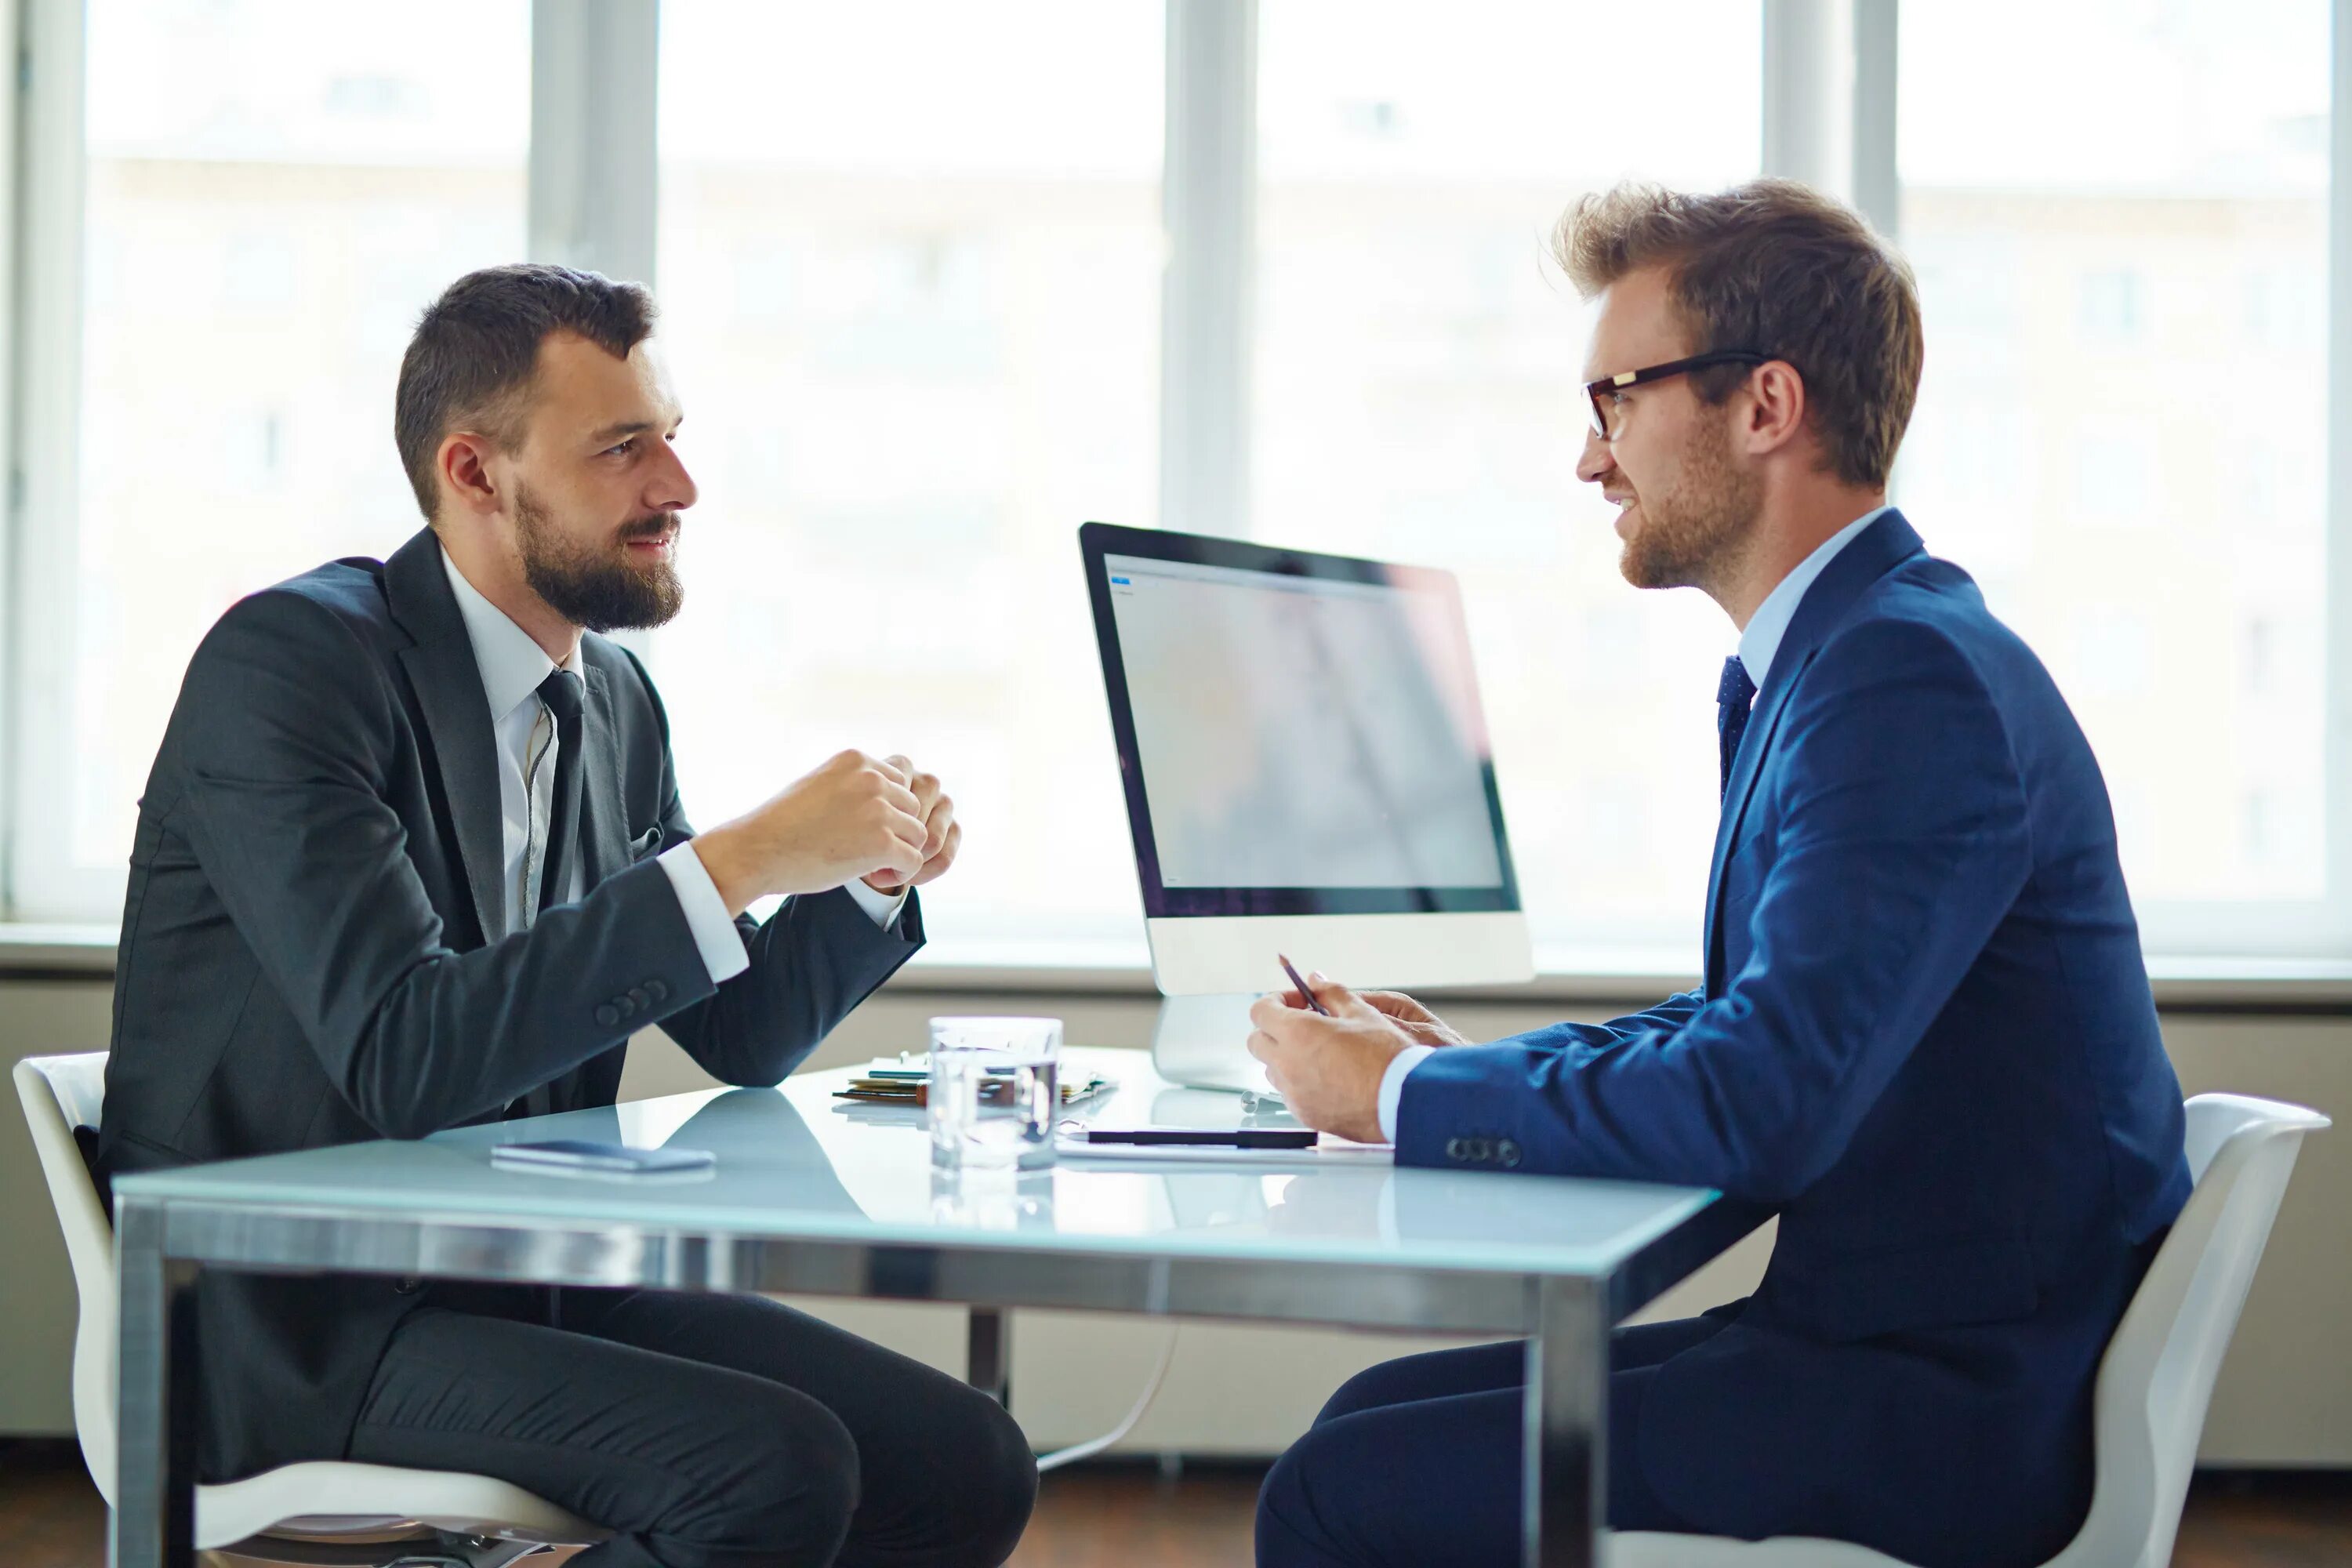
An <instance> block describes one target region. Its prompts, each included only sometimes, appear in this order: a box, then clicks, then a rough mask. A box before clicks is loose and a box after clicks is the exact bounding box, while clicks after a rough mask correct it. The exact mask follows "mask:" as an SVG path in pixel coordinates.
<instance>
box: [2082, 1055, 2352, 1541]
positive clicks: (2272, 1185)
mask: <svg viewBox="0 0 2352 1568" xmlns="http://www.w3.org/2000/svg"><path fill="white" fill-rule="evenodd" d="M2188 1115H2189V1137H2188V1145H2189V1174H2190V1176H2191V1177H2192V1178H2193V1179H2194V1180H2195V1182H2196V1188H2195V1190H2194V1191H2193V1192H2191V1193H2190V1194H2189V1202H2188V1204H2187V1205H2186V1206H2184V1207H2183V1208H2182V1209H2181V1211H2180V1217H2179V1219H2178V1220H2176V1221H2174V1222H2173V1226H2172V1234H2171V1235H2169V1236H2168V1237H2166V1238H2165V1241H2164V1246H2163V1247H2161V1248H2159V1249H2158V1252H2157V1255H2156V1261H2155V1262H2154V1263H2152V1264H2150V1265H2149V1266H2148V1270H2147V1278H2146V1279H2143V1280H2142V1281H2141V1282H2140V1287H2139V1290H2138V1293H2137V1294H2136V1295H2135V1296H2133V1298H2132V1303H2131V1306H2130V1307H2129V1309H2127V1310H2126V1311H2125V1313H2124V1318H2123V1321H2122V1322H2121V1323H2120V1324H2119V1325H2117V1327H2116V1335H2115V1338H2114V1339H2113V1340H2112V1341H2110V1342H2108V1345H2107V1353H2106V1357H2105V1360H2104V1361H2103V1362H2101V1363H2100V1365H2099V1383H2098V1393H2097V1395H2096V1404H2095V1408H2096V1417H2095V1420H2096V1428H2097V1431H2096V1437H2095V1442H2096V1447H2097V1454H2098V1461H2097V1462H2098V1489H2097V1491H2096V1494H2095V1497H2094V1498H2093V1500H2092V1503H2091V1512H2090V1516H2089V1517H2088V1518H2087V1519H2086V1520H2084V1523H2083V1528H2082V1530H2081V1531H2080V1532H2079V1533H2078V1534H2076V1536H2075V1537H2074V1542H2073V1543H2072V1544H2071V1545H2069V1546H2068V1547H2067V1548H2066V1550H2065V1551H2064V1552H2061V1553H2060V1554H2059V1555H2058V1556H2057V1557H2055V1558H2053V1560H2052V1561H2051V1563H2050V1564H2049V1568H2093V1565H2096V1568H2166V1565H2167V1564H2168V1563H2170V1562H2171V1560H2172V1541H2173V1536H2174V1534H2175V1533H2176V1532H2177V1531H2179V1528H2180V1509H2181V1505H2182V1503H2183V1502H2184V1501H2185V1500H2187V1498H2188V1494H2189V1472H2190V1471H2191V1469H2193V1468H2195V1466H2196V1463H2197V1440H2198V1438H2199V1437H2200V1436H2201V1435H2202V1434H2203V1431H2204V1427H2205V1407H2206V1405H2207V1404H2208V1402H2209V1401H2210V1399H2211V1398H2212V1395H2213V1379H2214V1375H2215V1374H2216V1373H2219V1372H2220V1371H2221V1356H2222V1352H2225V1351H2227V1350H2228V1349H2229V1346H2230V1336H2231V1334H2232V1333H2233V1332H2235V1331H2236V1330H2237V1326H2238V1312H2239V1310H2240V1309H2241V1308H2242V1307H2243V1306H2244V1305H2245V1302H2246V1289H2247V1287H2249V1286H2250V1285H2252V1283H2253V1279H2254V1268H2255V1265H2257V1264H2258V1263H2260V1262H2261V1261H2262V1256H2263V1244H2264V1243H2265V1242H2267V1241H2268V1240H2269V1239H2270V1234H2271V1222H2272V1221H2273V1219H2275V1218H2276V1217H2277V1215H2278V1207H2279V1200H2280V1199H2281V1198H2283V1197H2284V1196H2285V1195H2286V1184H2287V1178H2288V1177H2289V1176H2291V1175H2292V1174H2294V1157H2295V1155H2296V1153H2297V1152H2299V1151H2300V1150H2301V1149H2302V1147H2303V1139H2304V1135H2305V1133H2307V1132H2314V1131H2318V1130H2319V1129H2321V1128H2324V1127H2326V1126H2328V1125H2329V1122H2328V1120H2327V1118H2326V1117H2325V1116H2322V1115H2320V1114H2319V1113H2318V1112H2317V1111H2315V1110H2307V1109H2305V1107H2303V1106H2300V1105H2285V1104H2282V1103H2280V1102H2279V1101H2277V1100H2253V1099H2249V1098H2248V1097H2246V1096H2244V1095H2236V1094H2200V1095H2199V1096H2197V1097H2196V1098H2195V1099H2194V1100H2190V1101H2189V1105H2188Z"/></svg>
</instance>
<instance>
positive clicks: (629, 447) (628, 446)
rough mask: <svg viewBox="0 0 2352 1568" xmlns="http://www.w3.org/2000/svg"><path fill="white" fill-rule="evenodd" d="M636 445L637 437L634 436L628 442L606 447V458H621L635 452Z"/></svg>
mask: <svg viewBox="0 0 2352 1568" xmlns="http://www.w3.org/2000/svg"><path fill="white" fill-rule="evenodd" d="M636 445H637V438H636V437H635V436H632V437H629V438H628V439H627V440H625V441H623V442H620V443H619V444H618V445H615V446H611V447H605V448H604V456H606V457H608V458H617V457H621V456H623V455H625V454H626V453H629V452H632V451H635V449H636Z"/></svg>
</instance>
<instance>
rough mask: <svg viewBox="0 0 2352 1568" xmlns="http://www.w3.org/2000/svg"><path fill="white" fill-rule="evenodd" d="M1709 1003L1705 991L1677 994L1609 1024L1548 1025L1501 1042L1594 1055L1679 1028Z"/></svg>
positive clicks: (1532, 1049)
mask: <svg viewBox="0 0 2352 1568" xmlns="http://www.w3.org/2000/svg"><path fill="white" fill-rule="evenodd" d="M1705 1003H1706V993H1705V992H1703V991H1696V990H1693V991H1677V992H1675V994H1673V995H1671V996H1669V997H1667V998H1666V999H1665V1000H1664V1001H1663V1002H1661V1003H1659V1004H1658V1005H1655V1006H1654V1007H1645V1008H1643V1010H1642V1011H1641V1012H1639V1013H1628V1014H1626V1015H1625V1016H1622V1017H1618V1018H1612V1019H1610V1020H1609V1021H1608V1022H1607V1023H1605V1024H1575V1023H1567V1022H1562V1023H1558V1024H1546V1025H1545V1026H1543V1027H1542V1028H1540V1029H1529V1030H1528V1032H1527V1033H1525V1034H1523V1035H1514V1036H1512V1037H1511V1038H1510V1040H1509V1041H1507V1042H1497V1043H1498V1044H1517V1045H1521V1046H1524V1047H1527V1048H1528V1049H1529V1050H1531V1051H1572V1052H1581V1053H1584V1054H1586V1055H1591V1053H1592V1052H1594V1051H1605V1050H1608V1049H1610V1048H1611V1047H1615V1046H1622V1045H1623V1044H1624V1043H1625V1042H1626V1041H1627V1040H1630V1039H1633V1038H1635V1037H1639V1036H1643V1035H1648V1034H1652V1033H1654V1032H1655V1031H1657V1030H1660V1029H1679V1028H1681V1027H1682V1026H1684V1025H1685V1024H1687V1023H1689V1022H1690V1019H1691V1015H1692V1014H1694V1013H1696V1012H1697V1011H1698V1010H1699V1008H1700V1007H1701V1006H1702V1005H1704V1004H1705Z"/></svg>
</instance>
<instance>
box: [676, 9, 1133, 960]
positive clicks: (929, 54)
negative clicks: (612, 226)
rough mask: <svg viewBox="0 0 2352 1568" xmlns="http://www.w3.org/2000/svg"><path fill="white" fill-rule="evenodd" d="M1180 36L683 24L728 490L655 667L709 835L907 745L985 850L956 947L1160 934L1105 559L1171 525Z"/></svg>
mask: <svg viewBox="0 0 2352 1568" xmlns="http://www.w3.org/2000/svg"><path fill="white" fill-rule="evenodd" d="M1164 30H1165V23H1164V21H1163V18H1162V16H1161V12H1160V5H1158V4H1156V3H1150V4H1145V3H1128V4H1120V5H1100V4H1097V3H1096V0H1018V3H1008V4H1002V5H986V6H974V5H963V4H958V3H955V0H928V3H923V4H904V3H902V4H893V5H877V6H845V5H837V4H831V3H827V0H796V3H793V4H782V5H778V4H767V3H764V0H762V3H760V4H746V3H740V0H668V3H667V5H664V7H663V13H662V56H661V70H662V79H661V221H660V229H659V251H658V257H659V260H658V266H659V269H660V275H661V279H660V293H661V296H662V300H663V310H664V315H663V337H664V340H665V342H666V343H667V352H668V354H669V360H670V363H671V365H672V367H673V371H674V374H675V376H676V378H677V384H678V389H679V393H680V396H681V399H682V401H683V402H684V404H685V406H686V408H687V410H688V415H687V423H686V426H684V428H683V429H682V431H681V432H680V435H679V440H678V450H679V453H680V455H681V456H682V457H683V458H685V460H686V462H687V464H688V468H689V469H690V470H691V471H692V472H693V473H694V474H695V475H696V477H697V479H698V481H699V483H700V485H701V490H702V497H701V500H700V502H699V503H698V506H697V507H696V508H695V510H693V512H692V513H691V514H689V516H688V521H687V523H686V532H685V535H684V541H683V544H682V547H681V552H680V568H681V571H682V572H683V573H684V574H685V575H686V579H687V592H688V598H687V605H686V609H685V611H684V612H683V614H681V615H680V616H679V617H678V619H677V621H676V622H674V623H673V624H672V625H671V626H668V627H666V628H664V629H663V630H662V631H660V632H659V633H657V634H656V636H655V637H654V638H653V665H654V669H655V672H656V676H657V677H658V678H659V679H660V680H661V682H662V687H663V692H664V696H665V700H666V701H667V704H668V706H669V710H670V715H671V719H672V722H673V725H674V728H675V734H676V746H677V755H678V759H679V769H680V773H681V775H682V778H683V780H684V783H685V785H686V788H687V792H688V793H687V797H686V798H687V805H688V809H689V810H690V811H691V812H692V813H694V815H695V816H697V817H698V819H700V820H702V821H706V822H709V821H716V820H719V818H721V817H723V816H728V815H730V814H732V813H734V812H737V811H740V810H742V809H744V808H746V807H749V806H751V805H755V804H757V803H758V802H759V801H761V800H762V799H764V798H765V797H766V796H767V795H771V794H772V793H773V792H774V791H775V790H777V789H778V788H780V787H782V785H783V784H786V783H787V782H789V781H790V780H791V779H792V778H793V777H795V776H797V775H798V774H799V773H803V772H804V771H805V770H807V769H808V768H810V767H812V766H814V764H815V763H818V762H821V761H822V760H823V759H824V757H825V756H826V755H828V754H829V753H830V752H834V751H835V750H838V749H839V748H841V747H843V746H845V745H856V746H859V747H862V748H865V749H867V750H873V751H886V750H904V751H905V752H908V754H910V755H912V756H914V757H915V758H916V759H917V760H918V761H919V762H921V763H924V764H925V765H926V766H929V767H931V768H933V769H935V770H936V771H937V772H939V773H940V774H941V776H942V777H943V778H945V779H946V780H947V781H948V783H949V785H950V789H951V790H952V791H953V793H954V794H955V796H956V800H957V806H958V812H959V815H960V816H961V817H962V819H963V820H964V821H965V823H966V824H967V829H966V834H967V837H966V848H965V851H964V858H963V859H962V861H961V863H960V865H959V867H958V868H957V870H956V873H955V875H954V876H953V877H951V878H950V879H947V880H946V881H943V882H941V883H940V884H939V886H938V887H937V889H934V890H933V891H931V892H929V893H927V895H926V897H927V899H929V901H930V908H931V910H932V916H931V921H930V924H931V927H932V929H933V930H934V931H937V932H939V933H940V934H941V935H942V936H950V935H952V936H955V937H960V938H961V939H963V940H964V941H966V942H969V941H971V940H972V939H974V938H976V937H983V936H1002V935H1007V934H1012V935H1047V934H1055V935H1062V936H1068V935H1073V934H1080V933H1086V934H1100V933H1101V932H1102V931H1104V930H1105V929H1107V928H1111V927H1114V926H1118V928H1119V929H1121V930H1125V931H1131V930H1132V929H1133V921H1134V918H1135V915H1136V911H1137V910H1138V909H1139V902H1138V896H1137V893H1136V888H1135V874H1134V867H1133V864H1132V860H1131V858H1130V856H1129V852H1128V848H1127V832H1126V817H1125V815H1124V812H1123V809H1122V807H1121V805H1120V795H1119V787H1118V763H1117V762H1116V760H1115V759H1114V757H1113V756H1112V752H1111V745H1110V726H1109V722H1108V718H1107V717H1106V710H1105V704H1104V700H1103V694H1102V682H1101V679H1100V677H1099V675H1098V674H1097V671H1096V668H1095V655H1094V651H1093V650H1094V642H1093V634H1092V631H1091V629H1090V623H1089V621H1088V619H1087V606H1086V596H1085V595H1084V593H1083V591H1082V579H1081V576H1080V574H1079V570H1078V552H1077V541H1076V534H1077V527H1078V524H1079V523H1080V522H1082V521H1087V519H1090V518H1101V519H1106V520H1109V521H1120V522H1128V523H1134V524H1140V525H1146V526H1148V525H1150V523H1151V522H1152V521H1154V516H1155V510H1156V508H1155V497H1156V494H1157V489H1158V457H1159V406H1160V405H1159V331H1160V268H1161V258H1162V243H1161V236H1160V152H1161V137H1162V115H1161V108H1160V101H1161V96H1162V86H1161V82H1162V76H1163V65H1162V59H1163V54H1162V37H1163V33H1164ZM909 39H919V40H921V47H919V48H916V47H908V40H909Z"/></svg>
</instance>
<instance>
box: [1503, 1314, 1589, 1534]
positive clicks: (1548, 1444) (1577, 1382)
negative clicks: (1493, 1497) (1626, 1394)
mask: <svg viewBox="0 0 2352 1568" xmlns="http://www.w3.org/2000/svg"><path fill="white" fill-rule="evenodd" d="M1535 1290H1536V1325H1537V1328H1536V1332H1535V1334H1534V1335H1533V1336H1531V1337H1530V1338H1529V1339H1528V1394H1527V1426H1526V1428H1525V1442H1524V1445H1523V1447H1522V1465H1523V1469H1522V1472H1521V1473H1522V1476H1523V1478H1524V1481H1525V1492H1524V1494H1523V1500H1522V1503H1521V1515H1520V1541H1521V1542H1522V1545H1521V1548H1520V1562H1521V1563H1523V1564H1524V1565H1525V1568H1593V1565H1594V1564H1596V1563H1599V1562H1600V1561H1601V1527H1602V1525H1603V1524H1604V1523H1605V1522H1606V1521H1607V1519H1608V1510H1609V1314H1608V1312H1607V1310H1605V1308H1604V1305H1603V1293H1602V1292H1603V1286H1602V1284H1601V1282H1599V1281H1584V1280H1577V1279H1547V1280H1545V1281H1543V1282H1542V1283H1540V1284H1538V1285H1537V1286H1536V1287H1535Z"/></svg>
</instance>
